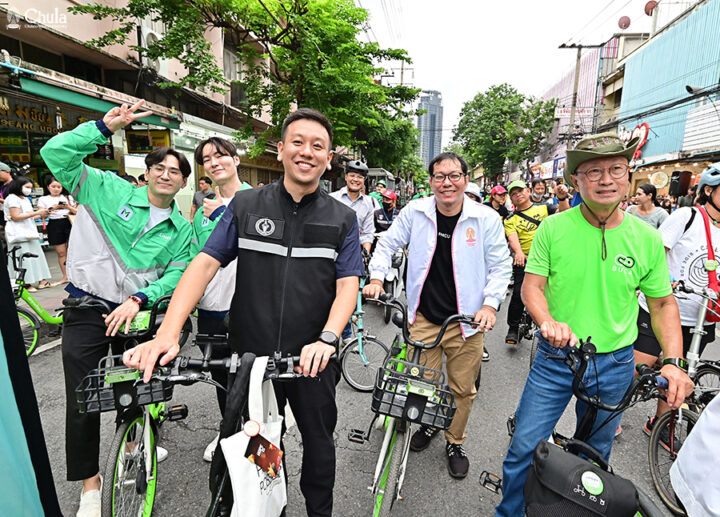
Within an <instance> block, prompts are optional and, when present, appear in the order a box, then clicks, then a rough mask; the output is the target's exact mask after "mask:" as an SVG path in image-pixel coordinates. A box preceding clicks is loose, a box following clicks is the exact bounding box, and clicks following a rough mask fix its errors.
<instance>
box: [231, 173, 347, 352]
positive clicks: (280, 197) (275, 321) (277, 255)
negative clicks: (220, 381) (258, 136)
mask: <svg viewBox="0 0 720 517" xmlns="http://www.w3.org/2000/svg"><path fill="white" fill-rule="evenodd" d="M234 214H235V224H236V227H237V231H238V261H237V268H238V270H237V279H236V286H235V294H234V295H233V300H232V304H231V307H230V318H229V320H230V342H231V346H232V347H233V349H234V350H236V351H238V352H253V353H254V354H256V355H268V354H272V352H273V351H275V350H276V349H277V348H278V347H279V348H280V350H281V351H282V352H283V353H292V354H299V353H300V350H301V349H302V347H303V346H305V345H307V344H308V343H313V342H314V341H316V340H317V338H318V336H319V335H320V333H321V332H322V330H323V327H324V325H325V323H326V322H327V318H328V316H329V314H330V307H331V306H332V304H333V301H334V300H335V292H336V270H335V260H336V258H337V256H338V253H339V252H340V249H341V248H342V245H343V243H344V242H345V237H346V236H347V234H348V232H349V231H350V229H351V228H352V226H353V223H354V222H355V212H354V211H353V210H352V209H351V208H349V207H347V206H345V205H343V204H342V203H340V202H339V201H337V200H335V199H332V198H331V197H330V196H329V195H328V194H327V193H326V192H324V191H322V190H320V189H318V190H317V191H315V192H314V193H312V194H308V195H306V196H305V197H303V199H302V200H301V201H300V203H295V201H293V199H292V197H291V196H290V194H288V192H287V191H286V190H285V187H284V185H283V179H282V178H281V179H280V180H278V181H276V182H275V183H272V184H270V185H267V186H265V187H262V188H259V189H252V190H244V191H240V192H237V193H236V194H235V202H234Z"/></svg>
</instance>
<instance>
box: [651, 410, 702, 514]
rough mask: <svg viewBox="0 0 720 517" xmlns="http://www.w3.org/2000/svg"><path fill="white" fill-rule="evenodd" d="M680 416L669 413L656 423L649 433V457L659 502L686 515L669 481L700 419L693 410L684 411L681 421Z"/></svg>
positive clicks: (674, 511)
mask: <svg viewBox="0 0 720 517" xmlns="http://www.w3.org/2000/svg"><path fill="white" fill-rule="evenodd" d="M677 414H678V412H677V411H668V412H667V413H665V414H663V415H661V416H659V417H658V418H657V420H655V424H654V425H653V430H652V433H651V434H650V444H649V446H648V458H649V460H650V474H651V475H652V480H653V484H654V485H655V490H656V491H657V493H658V495H659V496H660V499H662V502H663V503H664V504H665V506H667V507H668V508H669V509H670V511H672V512H673V513H674V514H675V515H685V512H684V511H683V510H682V508H681V507H680V505H679V504H678V501H677V498H676V496H675V491H674V490H673V487H672V484H671V482H670V467H672V464H673V463H674V462H675V458H676V457H677V453H678V451H679V450H680V448H681V447H682V444H683V443H685V440H686V439H687V437H688V435H689V434H690V431H692V429H693V427H694V426H695V423H696V422H697V419H698V416H697V414H695V413H693V412H692V411H689V410H683V412H682V419H681V420H680V421H678V419H677Z"/></svg>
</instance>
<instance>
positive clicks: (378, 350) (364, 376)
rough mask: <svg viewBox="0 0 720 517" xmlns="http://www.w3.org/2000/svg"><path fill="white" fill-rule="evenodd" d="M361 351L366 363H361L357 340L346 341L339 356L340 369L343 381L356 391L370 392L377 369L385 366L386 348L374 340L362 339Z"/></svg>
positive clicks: (355, 338) (373, 385)
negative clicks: (363, 353)
mask: <svg viewBox="0 0 720 517" xmlns="http://www.w3.org/2000/svg"><path fill="white" fill-rule="evenodd" d="M362 343H363V351H364V352H365V357H366V358H367V363H365V361H363V359H362V356H361V355H360V349H359V347H358V338H357V337H354V338H352V339H351V340H350V341H348V343H347V345H345V348H344V349H343V351H342V354H341V356H340V367H341V370H342V375H343V378H344V379H345V381H346V382H347V383H348V384H349V385H350V386H352V387H353V388H354V389H356V390H357V391H361V392H370V391H372V390H373V388H374V387H375V377H376V376H377V371H378V369H380V368H382V366H383V364H385V358H386V357H387V355H388V352H389V350H388V347H386V346H385V345H384V344H383V343H381V342H380V341H378V340H377V339H375V338H370V337H364V338H363V340H362Z"/></svg>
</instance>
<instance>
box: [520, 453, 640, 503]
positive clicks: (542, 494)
mask: <svg viewBox="0 0 720 517" xmlns="http://www.w3.org/2000/svg"><path fill="white" fill-rule="evenodd" d="M567 448H568V450H565V449H562V448H560V447H558V446H556V445H554V444H552V443H549V442H547V441H545V440H543V441H541V442H540V443H539V444H538V445H537V447H535V453H534V457H533V462H532V464H531V465H530V472H529V473H528V478H527V481H526V482H525V488H524V494H525V512H526V515H527V516H528V517H560V516H572V517H595V516H597V515H605V516H607V517H633V516H634V515H635V514H636V512H637V509H638V508H639V501H638V492H637V490H636V489H635V486H634V485H633V484H632V482H630V481H628V480H627V479H624V478H621V477H619V476H616V475H615V474H613V472H612V469H611V468H610V466H609V465H608V464H607V462H606V461H604V460H603V459H602V457H601V456H600V454H599V453H598V452H597V451H596V450H595V449H593V448H592V447H590V446H589V445H587V444H586V443H584V442H580V441H577V440H571V441H570V443H568V445H567ZM569 451H572V452H569ZM574 452H582V453H583V454H584V455H586V456H587V457H589V458H591V460H588V459H585V458H581V457H579V456H577V455H576V454H574ZM593 462H594V463H596V464H594V463H593ZM598 465H600V466H598Z"/></svg>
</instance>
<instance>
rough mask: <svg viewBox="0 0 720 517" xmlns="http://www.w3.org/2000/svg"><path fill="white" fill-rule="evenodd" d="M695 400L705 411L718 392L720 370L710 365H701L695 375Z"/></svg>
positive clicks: (719, 388) (719, 389)
mask: <svg viewBox="0 0 720 517" xmlns="http://www.w3.org/2000/svg"><path fill="white" fill-rule="evenodd" d="M694 381H695V400H696V401H697V403H698V405H699V406H700V407H699V409H701V410H702V409H705V406H707V405H708V404H709V403H710V401H711V400H712V399H713V398H714V397H715V395H717V393H718V392H719V391H720V368H718V367H717V366H715V365H712V364H703V365H702V366H700V368H698V369H697V373H696V374H695V379H694Z"/></svg>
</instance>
